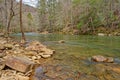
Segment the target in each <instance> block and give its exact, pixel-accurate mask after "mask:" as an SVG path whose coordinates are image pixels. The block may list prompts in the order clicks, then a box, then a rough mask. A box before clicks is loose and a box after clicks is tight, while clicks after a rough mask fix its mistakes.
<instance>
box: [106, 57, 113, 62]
mask: <svg viewBox="0 0 120 80" xmlns="http://www.w3.org/2000/svg"><path fill="white" fill-rule="evenodd" d="M105 62H108V63H113V62H114V59H113V58H112V57H107V60H106V61H105Z"/></svg>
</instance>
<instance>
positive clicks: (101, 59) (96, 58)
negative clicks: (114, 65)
mask: <svg viewBox="0 0 120 80" xmlns="http://www.w3.org/2000/svg"><path fill="white" fill-rule="evenodd" d="M92 60H93V61H96V62H105V61H106V60H107V58H105V57H104V56H101V55H97V56H92Z"/></svg>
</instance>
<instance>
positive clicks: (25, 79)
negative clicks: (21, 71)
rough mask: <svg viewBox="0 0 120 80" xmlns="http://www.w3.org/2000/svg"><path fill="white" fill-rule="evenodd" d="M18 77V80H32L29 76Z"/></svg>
mask: <svg viewBox="0 0 120 80" xmlns="http://www.w3.org/2000/svg"><path fill="white" fill-rule="evenodd" d="M16 77H18V80H30V78H29V77H27V76H21V75H17V76H16Z"/></svg>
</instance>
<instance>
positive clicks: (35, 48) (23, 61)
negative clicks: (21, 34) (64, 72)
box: [0, 37, 55, 80]
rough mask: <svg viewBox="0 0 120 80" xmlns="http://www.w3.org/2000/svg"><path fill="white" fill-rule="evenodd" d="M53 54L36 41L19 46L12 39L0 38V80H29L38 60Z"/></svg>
mask: <svg viewBox="0 0 120 80" xmlns="http://www.w3.org/2000/svg"><path fill="white" fill-rule="evenodd" d="M54 53H55V51H54V50H51V49H48V48H47V47H46V46H45V45H43V44H41V43H40V42H38V41H31V42H27V43H25V44H21V43H20V42H18V41H15V40H14V39H12V38H9V39H6V38H4V37H0V80H29V79H30V76H31V74H32V72H33V69H34V68H35V66H36V65H40V60H41V59H43V58H44V59H46V58H49V57H51V56H52V55H53V54H54Z"/></svg>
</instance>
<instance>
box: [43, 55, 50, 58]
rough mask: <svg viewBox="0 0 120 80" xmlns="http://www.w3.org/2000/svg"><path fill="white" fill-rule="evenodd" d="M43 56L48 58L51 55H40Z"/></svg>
mask: <svg viewBox="0 0 120 80" xmlns="http://www.w3.org/2000/svg"><path fill="white" fill-rule="evenodd" d="M41 56H42V57H43V58H49V57H51V55H44V54H43V55H41Z"/></svg>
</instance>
